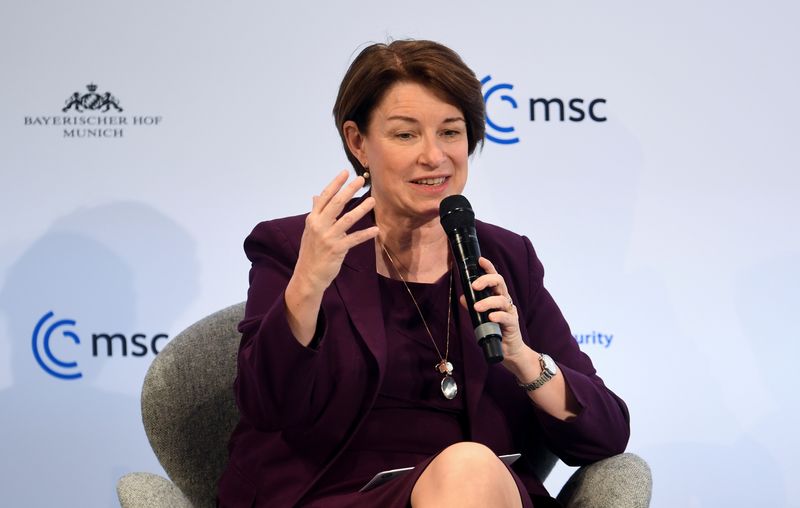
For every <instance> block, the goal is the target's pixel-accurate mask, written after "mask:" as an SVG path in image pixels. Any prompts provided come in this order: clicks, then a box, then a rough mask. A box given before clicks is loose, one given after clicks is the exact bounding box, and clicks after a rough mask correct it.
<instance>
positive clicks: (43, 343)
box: [31, 311, 83, 379]
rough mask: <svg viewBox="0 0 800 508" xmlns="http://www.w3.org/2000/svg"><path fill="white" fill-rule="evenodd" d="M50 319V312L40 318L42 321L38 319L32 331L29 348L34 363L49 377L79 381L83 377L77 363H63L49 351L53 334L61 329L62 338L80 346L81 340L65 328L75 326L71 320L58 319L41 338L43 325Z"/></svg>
mask: <svg viewBox="0 0 800 508" xmlns="http://www.w3.org/2000/svg"><path fill="white" fill-rule="evenodd" d="M51 317H53V312H52V311H50V312H48V313H47V314H45V315H44V316H42V319H40V320H39V322H38V323H36V328H34V329H33V337H32V340H31V346H32V347H33V357H34V358H36V362H37V363H38V364H39V366H40V367H41V368H42V369H44V371H45V372H47V373H48V374H50V375H51V376H54V377H57V378H59V379H79V378H80V377H82V376H83V374H81V372H80V371H78V370H77V369H78V362H68V361H66V362H65V361H63V360H61V359H59V358H57V357H56V355H54V354H53V351H52V349H50V339H51V338H52V337H53V333H54V332H56V331H57V330H58V329H59V328H61V329H62V331H61V335H62V336H63V337H65V338H68V339H70V340H71V341H72V342H74V343H75V345H80V343H81V339H80V338H79V337H78V335H77V334H76V333H75V332H73V331H72V330H70V329H69V328H67V327H71V326H75V321H74V320H72V319H60V320H58V321H56V322H54V323H52V324H50V325H49V326H48V327H47V330H46V331H45V332H44V336H43V337H42V329H43V328H44V326H45V323H46V322H47V321H48V320H49V319H50V318H51ZM65 328H66V329H65ZM42 352H44V357H46V358H47V360H48V362H45V361H44V358H43V357H42ZM51 365H52V366H51ZM56 369H58V370H56ZM59 371H62V372H59Z"/></svg>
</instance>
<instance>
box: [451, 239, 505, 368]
mask: <svg viewBox="0 0 800 508" xmlns="http://www.w3.org/2000/svg"><path fill="white" fill-rule="evenodd" d="M450 244H451V246H452V247H453V251H454V252H455V257H456V263H457V264H458V272H459V275H460V276H461V286H462V288H463V289H464V297H465V298H466V300H467V309H468V310H469V315H470V318H471V320H472V326H473V328H474V331H475V338H476V339H477V341H478V345H479V346H480V347H481V349H482V350H483V355H484V358H486V361H487V362H489V363H498V362H501V361H502V360H503V348H502V346H501V341H502V340H503V337H502V335H501V333H500V325H498V324H497V323H493V322H492V321H490V320H489V312H490V311H486V312H477V311H476V310H475V302H478V301H480V300H483V299H484V298H487V297H489V296H492V293H491V292H490V291H489V290H487V289H483V290H481V291H475V290H474V289H473V288H472V283H473V282H474V281H475V279H477V278H478V277H480V276H481V275H484V274H485V273H486V272H485V271H484V270H483V269H482V268H481V267H480V265H478V259H479V258H480V257H481V250H480V246H479V245H478V238H477V236H476V235H475V230H474V229H469V230H466V231H465V230H461V229H459V230H456V231H452V232H451V235H450Z"/></svg>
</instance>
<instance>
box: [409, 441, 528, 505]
mask: <svg viewBox="0 0 800 508" xmlns="http://www.w3.org/2000/svg"><path fill="white" fill-rule="evenodd" d="M411 506H412V507H413V508H428V507H436V508H441V507H443V506H458V507H459V508H469V507H480V508H484V507H486V506H492V507H503V508H521V507H522V500H521V498H520V492H519V489H517V484H516V482H515V481H514V478H513V477H512V476H511V473H510V472H509V471H508V468H507V467H506V465H505V464H503V462H502V461H501V460H500V459H498V458H497V456H496V455H495V454H494V452H493V451H492V450H490V449H489V448H487V447H486V446H484V445H482V444H478V443H470V442H463V443H456V444H454V445H452V446H449V447H447V448H446V449H445V450H444V451H442V452H441V453H440V454H439V455H437V456H436V458H435V459H433V461H431V463H430V464H429V465H428V467H427V468H425V471H424V472H423V473H422V475H420V477H419V479H418V480H417V483H416V485H414V489H413V490H412V491H411Z"/></svg>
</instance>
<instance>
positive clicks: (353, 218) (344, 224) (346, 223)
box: [331, 196, 375, 236]
mask: <svg viewBox="0 0 800 508" xmlns="http://www.w3.org/2000/svg"><path fill="white" fill-rule="evenodd" d="M373 208H375V198H373V197H372V196H370V197H368V198H366V199H364V200H363V201H362V202H361V203H359V204H358V206H356V207H355V208H353V209H352V210H350V211H349V212H347V213H346V214H344V215H342V216H341V217H339V219H338V220H337V221H336V222H335V223H334V224H333V226H332V227H331V230H332V234H334V235H336V236H343V235H345V234H346V233H347V232H348V231H349V230H350V228H351V227H353V224H355V223H356V222H358V221H359V220H361V218H362V217H364V216H365V215H366V214H368V213H369V212H370V210H372V209H373Z"/></svg>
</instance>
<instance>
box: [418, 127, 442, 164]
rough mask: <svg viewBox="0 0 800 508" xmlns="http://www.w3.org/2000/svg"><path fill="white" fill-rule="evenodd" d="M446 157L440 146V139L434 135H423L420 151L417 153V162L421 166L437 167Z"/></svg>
mask: <svg viewBox="0 0 800 508" xmlns="http://www.w3.org/2000/svg"><path fill="white" fill-rule="evenodd" d="M446 159H447V154H446V153H445V151H444V147H443V146H442V141H441V140H440V139H438V137H437V136H436V135H428V136H425V138H424V142H423V144H422V151H421V152H420V154H419V163H420V164H421V165H423V166H428V167H431V168H438V167H439V166H441V165H442V164H444V161H445V160H446Z"/></svg>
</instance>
